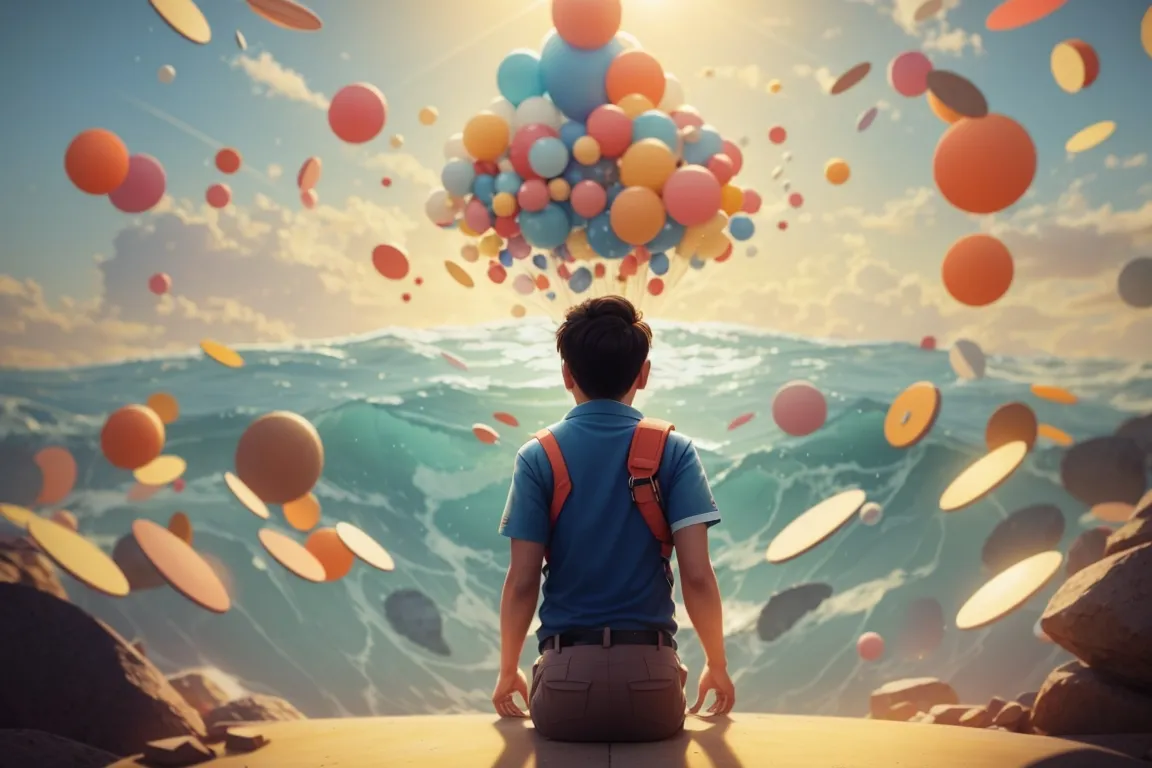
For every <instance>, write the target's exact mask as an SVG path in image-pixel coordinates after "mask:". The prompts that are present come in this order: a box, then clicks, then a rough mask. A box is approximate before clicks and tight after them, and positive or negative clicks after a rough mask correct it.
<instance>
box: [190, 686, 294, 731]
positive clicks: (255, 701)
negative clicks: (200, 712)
mask: <svg viewBox="0 0 1152 768" xmlns="http://www.w3.org/2000/svg"><path fill="white" fill-rule="evenodd" d="M305 719H307V718H305V717H304V713H302V712H301V711H300V710H298V709H296V707H294V706H292V705H291V704H289V703H288V702H286V701H284V699H281V698H280V697H278V696H265V695H263V694H258V693H257V694H253V695H251V696H245V697H243V698H239V699H233V700H232V701H230V702H228V703H227V704H222V705H221V706H219V707H216V709H214V710H212V711H211V712H209V713H208V714H207V715H205V717H204V722H205V723H207V724H208V727H210V728H211V727H212V726H213V725H215V724H216V723H219V722H222V721H225V720H228V721H232V722H236V723H254V722H264V721H278V720H305Z"/></svg>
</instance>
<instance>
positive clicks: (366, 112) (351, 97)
mask: <svg viewBox="0 0 1152 768" xmlns="http://www.w3.org/2000/svg"><path fill="white" fill-rule="evenodd" d="M387 120H388V100H387V99H385V98H384V94H383V93H381V92H380V89H379V88H377V87H376V86H374V85H370V84H369V83H354V84H352V85H346V86H344V87H343V88H341V89H340V90H339V91H337V92H336V95H335V96H333V97H332V103H331V104H329V105H328V125H329V127H331V128H332V133H334V134H336V136H337V137H338V138H339V139H341V140H342V141H346V142H348V143H349V144H363V143H365V142H367V141H371V140H372V139H374V138H376V136H377V135H378V134H379V133H380V131H382V130H384V123H385V122H387Z"/></svg>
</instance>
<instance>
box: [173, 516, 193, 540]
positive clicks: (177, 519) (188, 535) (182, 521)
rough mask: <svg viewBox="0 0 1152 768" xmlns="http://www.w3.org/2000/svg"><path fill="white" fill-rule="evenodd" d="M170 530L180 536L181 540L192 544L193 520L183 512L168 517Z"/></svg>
mask: <svg viewBox="0 0 1152 768" xmlns="http://www.w3.org/2000/svg"><path fill="white" fill-rule="evenodd" d="M168 530H170V531H172V533H174V534H176V535H177V536H179V537H180V540H181V541H183V542H184V543H185V544H188V545H189V546H191V545H192V521H191V520H189V519H188V515H186V514H184V513H183V512H177V513H176V514H174V515H172V517H170V518H168Z"/></svg>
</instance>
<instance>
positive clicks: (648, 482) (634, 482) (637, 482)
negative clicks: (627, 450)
mask: <svg viewBox="0 0 1152 768" xmlns="http://www.w3.org/2000/svg"><path fill="white" fill-rule="evenodd" d="M645 486H647V487H650V488H651V489H652V497H653V499H654V500H655V502H656V503H657V504H659V505H660V506H661V507H663V506H664V500H663V498H662V497H661V495H660V482H659V481H658V480H657V479H656V476H655V475H653V476H652V477H636V476H635V475H629V476H628V492H629V493H630V494H631V495H632V503H633V504H639V503H640V502H639V501H637V499H636V489H637V488H644V487H645Z"/></svg>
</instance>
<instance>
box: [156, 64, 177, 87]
mask: <svg viewBox="0 0 1152 768" xmlns="http://www.w3.org/2000/svg"><path fill="white" fill-rule="evenodd" d="M156 77H157V79H158V80H160V82H162V83H164V85H168V83H170V82H172V81H173V80H175V79H176V67H174V66H172V65H171V64H165V65H164V66H162V67H160V69H159V70H158V71H157V72H156Z"/></svg>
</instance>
